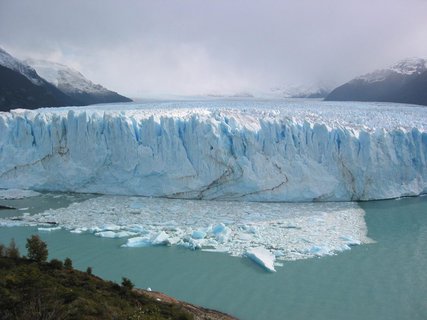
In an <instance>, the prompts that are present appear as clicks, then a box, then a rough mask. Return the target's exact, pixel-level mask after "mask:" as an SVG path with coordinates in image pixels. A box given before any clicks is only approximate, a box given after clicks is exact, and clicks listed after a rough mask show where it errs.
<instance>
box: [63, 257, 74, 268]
mask: <svg viewBox="0 0 427 320" xmlns="http://www.w3.org/2000/svg"><path fill="white" fill-rule="evenodd" d="M64 267H65V269H68V270H71V269H73V261H72V260H71V259H70V258H66V259H65V260H64Z"/></svg>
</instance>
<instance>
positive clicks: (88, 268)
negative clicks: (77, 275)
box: [86, 267, 92, 276]
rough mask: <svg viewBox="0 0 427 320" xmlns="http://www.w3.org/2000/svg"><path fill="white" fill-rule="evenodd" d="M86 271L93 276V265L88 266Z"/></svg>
mask: <svg viewBox="0 0 427 320" xmlns="http://www.w3.org/2000/svg"><path fill="white" fill-rule="evenodd" d="M86 273H87V274H88V275H90V276H91V275H92V267H87V269H86Z"/></svg>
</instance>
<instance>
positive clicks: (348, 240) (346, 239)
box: [340, 236, 361, 246]
mask: <svg viewBox="0 0 427 320" xmlns="http://www.w3.org/2000/svg"><path fill="white" fill-rule="evenodd" d="M340 238H341V240H343V241H344V242H345V244H346V245H348V246H358V245H360V244H361V242H360V240H357V239H354V238H353V237H351V236H342V237H340Z"/></svg>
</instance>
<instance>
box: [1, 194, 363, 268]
mask: <svg viewBox="0 0 427 320" xmlns="http://www.w3.org/2000/svg"><path fill="white" fill-rule="evenodd" d="M0 226H37V227H38V230H39V231H41V232H54V231H57V230H60V229H65V230H68V231H70V232H73V233H91V234H93V235H95V236H99V237H105V238H122V240H123V244H122V247H123V250H130V249H129V248H136V247H146V246H157V245H177V246H182V247H186V248H189V249H192V250H195V249H200V250H205V251H216V252H225V253H229V254H231V255H233V256H245V257H248V258H251V259H252V260H254V261H255V262H256V263H258V264H260V265H261V266H263V267H264V268H266V269H268V270H270V271H274V270H275V266H277V265H280V262H278V261H277V260H279V261H280V260H297V259H306V258H311V257H317V256H324V255H333V254H335V253H337V252H340V251H343V250H349V249H350V247H351V246H353V245H359V244H363V243H369V242H371V240H370V239H369V238H368V237H367V228H366V223H365V220H364V211H363V210H362V209H361V208H360V207H359V206H358V205H357V204H356V203H350V202H347V203H344V202H341V203H260V202H236V201H231V202H230V201H204V200H179V199H161V198H146V197H129V196H110V195H104V196H95V197H92V198H90V199H87V200H84V201H81V202H77V201H75V202H73V203H72V204H71V205H69V206H68V207H64V208H58V209H49V210H46V211H44V212H41V213H37V214H33V215H30V214H28V213H26V212H23V215H22V216H18V217H16V218H5V219H0ZM133 250H135V249H133Z"/></svg>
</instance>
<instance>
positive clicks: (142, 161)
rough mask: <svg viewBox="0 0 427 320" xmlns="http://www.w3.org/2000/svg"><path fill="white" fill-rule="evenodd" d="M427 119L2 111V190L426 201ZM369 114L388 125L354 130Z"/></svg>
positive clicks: (263, 112) (215, 111) (220, 111)
mask: <svg viewBox="0 0 427 320" xmlns="http://www.w3.org/2000/svg"><path fill="white" fill-rule="evenodd" d="M408 110H409V109H408ZM420 110H421V111H419V112H418V111H417V112H418V114H417V112H415V113H413V114H412V115H411V116H412V117H413V119H416V120H417V121H418V122H417V123H418V124H413V120H412V118H411V117H409V119H408V120H405V121H406V122H405V127H402V126H401V125H400V124H397V125H393V123H391V122H390V121H388V120H387V119H388V118H387V117H386V114H383V115H381V113H382V112H381V111H378V112H377V113H376V114H375V115H373V114H370V113H369V112H368V111H366V110H365V109H363V110H362V111H360V110H359V112H358V113H355V114H353V115H351V114H350V115H346V116H344V118H345V119H344V120H345V121H344V120H343V121H340V118H339V117H340V116H342V115H338V114H337V115H336V116H335V113H334V111H333V110H332V111H330V110H329V111H328V113H325V112H323V113H322V112H317V113H316V112H314V113H313V112H311V111H305V113H304V114H302V113H299V114H298V115H297V116H294V113H293V112H292V110H288V109H287V110H285V111H283V110H282V111H280V110H279V111H267V110H255V109H253V110H252V109H248V110H246V109H170V110H156V109H150V110H123V111H111V110H110V111H109V110H101V109H93V110H81V109H72V108H71V109H69V110H68V109H50V110H48V111H46V110H45V111H22V110H17V111H15V112H12V113H1V114H0V134H1V135H0V188H23V189H34V190H49V191H74V192H93V193H106V194H126V195H144V196H156V197H157V196H162V197H172V198H191V199H227V200H249V201H347V200H369V199H385V198H393V197H400V196H406V195H419V194H421V193H426V192H427V161H426V159H427V130H426V128H425V126H423V124H425V123H426V121H425V120H426V112H425V109H420ZM343 113H344V114H345V113H346V112H343ZM402 115H403V114H402ZM363 117H365V118H366V119H367V122H369V121H372V117H377V120H379V121H377V122H376V125H375V126H374V125H371V126H369V127H366V126H364V125H362V124H357V123H353V124H352V121H353V120H352V119H359V118H363ZM382 117H383V118H382ZM396 117H399V115H396ZM382 119H384V120H382ZM381 121H384V123H387V125H381ZM356 122H357V121H356ZM390 123H391V124H390ZM420 123H421V125H420Z"/></svg>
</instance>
